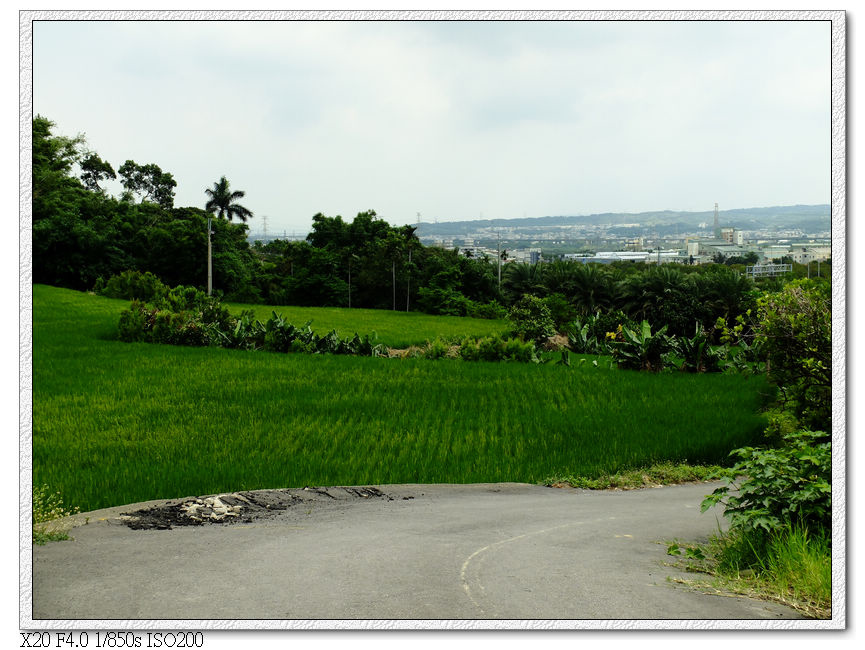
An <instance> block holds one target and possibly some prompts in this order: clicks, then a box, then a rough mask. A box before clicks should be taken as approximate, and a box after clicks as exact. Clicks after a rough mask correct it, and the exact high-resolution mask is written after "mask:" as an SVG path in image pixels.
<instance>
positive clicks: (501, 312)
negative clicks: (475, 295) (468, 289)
mask: <svg viewBox="0 0 865 650" xmlns="http://www.w3.org/2000/svg"><path fill="white" fill-rule="evenodd" d="M467 306H468V313H467V314H466V315H467V316H471V317H472V318H486V319H488V320H503V319H505V318H507V317H508V310H507V309H505V308H504V306H502V305H500V304H499V303H498V302H497V301H495V300H491V301H490V302H487V303H481V302H474V301H472V300H469V301H468V305H467Z"/></svg>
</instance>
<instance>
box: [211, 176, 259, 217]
mask: <svg viewBox="0 0 865 650" xmlns="http://www.w3.org/2000/svg"><path fill="white" fill-rule="evenodd" d="M204 193H205V194H207V196H209V197H210V199H209V200H208V201H207V205H205V206H204V209H205V210H207V211H208V212H213V213H214V214H216V216H217V217H219V218H220V219H225V218H226V217H228V220H229V221H231V220H232V219H233V218H234V217H237V218H238V219H240V220H241V221H243V222H244V223H246V220H247V219H248V218H249V217H251V216H252V212H251V211H249V210H247V209H246V208H245V207H243V206H242V205H240V204H239V203H236V201H237V199H242V198H243V197H244V196H245V195H246V192H241V191H237V192H232V191H231V188H230V187H229V184H228V179H226V178H225V176H223V177H222V178H220V179H219V182H218V183H214V184H213V189H212V190H204Z"/></svg>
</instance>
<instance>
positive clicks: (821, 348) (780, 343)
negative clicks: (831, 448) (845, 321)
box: [755, 280, 832, 431]
mask: <svg viewBox="0 0 865 650" xmlns="http://www.w3.org/2000/svg"><path fill="white" fill-rule="evenodd" d="M757 312H758V324H757V326H756V328H755V339H756V341H757V342H758V343H759V344H760V345H761V346H762V351H763V354H764V355H765V358H766V361H767V371H768V374H769V379H770V380H771V381H772V382H773V383H775V384H777V385H778V387H779V388H780V389H781V391H782V392H783V393H784V394H785V397H787V398H788V399H790V400H791V401H792V407H793V411H794V412H795V414H796V416H797V417H798V418H799V419H800V421H801V422H802V424H803V426H805V427H807V428H812V429H819V430H825V431H829V430H830V429H831V420H832V305H831V299H830V294H829V290H828V288H827V287H826V285H825V284H818V283H813V282H809V281H807V280H797V281H794V282H791V283H789V284H787V285H786V286H785V287H784V289H783V290H782V291H780V292H778V293H773V294H768V295H765V296H763V297H761V298H759V299H758V301H757Z"/></svg>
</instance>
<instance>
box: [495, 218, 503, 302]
mask: <svg viewBox="0 0 865 650" xmlns="http://www.w3.org/2000/svg"><path fill="white" fill-rule="evenodd" d="M496 235H498V237H499V244H498V248H497V252H498V255H497V256H496V257H498V265H499V291H501V290H502V233H500V232H497V233H496Z"/></svg>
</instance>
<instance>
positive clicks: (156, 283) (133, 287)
mask: <svg viewBox="0 0 865 650" xmlns="http://www.w3.org/2000/svg"><path fill="white" fill-rule="evenodd" d="M100 287H101V288H100ZM94 291H95V292H96V293H99V294H100V295H102V296H105V297H107V298H120V299H122V300H141V301H143V302H156V301H158V300H161V299H162V298H164V297H165V296H166V295H167V294H168V287H166V286H165V285H164V284H162V281H161V280H160V279H159V278H157V277H156V276H155V275H153V273H151V272H150V271H145V272H143V273H142V272H141V271H124V272H123V273H121V274H120V275H113V276H111V278H109V279H108V281H107V282H105V283H104V286H103V283H97V285H96V286H95V287H94Z"/></svg>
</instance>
